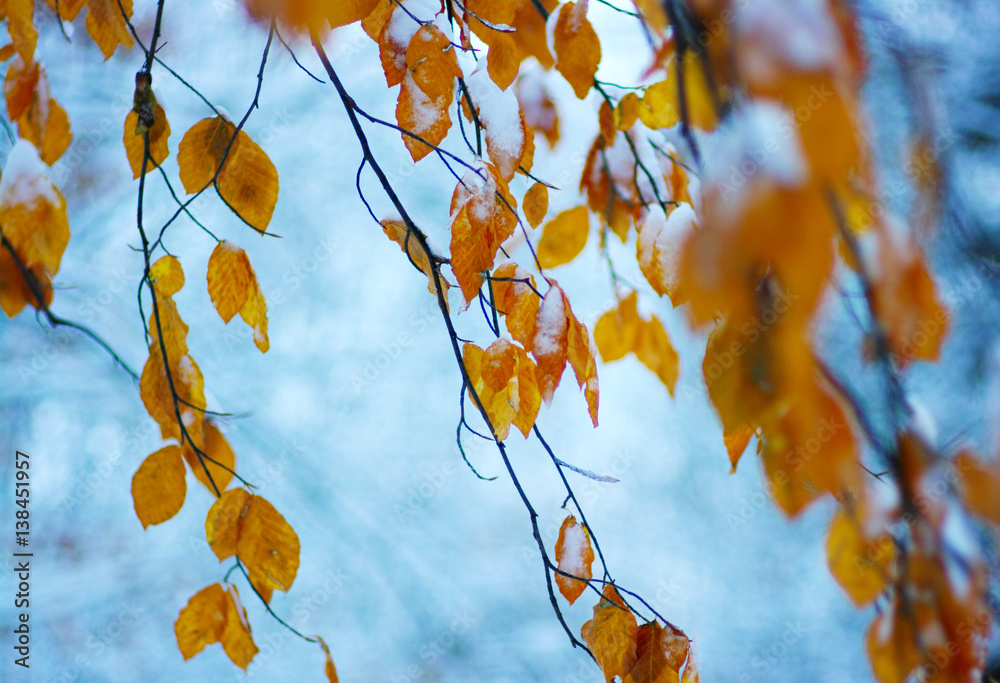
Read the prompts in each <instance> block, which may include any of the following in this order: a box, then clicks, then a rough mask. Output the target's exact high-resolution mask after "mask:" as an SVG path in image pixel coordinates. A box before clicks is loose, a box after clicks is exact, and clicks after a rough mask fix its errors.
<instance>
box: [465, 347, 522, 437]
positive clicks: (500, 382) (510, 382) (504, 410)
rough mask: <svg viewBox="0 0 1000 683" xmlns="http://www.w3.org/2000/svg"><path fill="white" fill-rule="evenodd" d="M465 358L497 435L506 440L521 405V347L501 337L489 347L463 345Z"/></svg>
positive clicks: (473, 389)
mask: <svg viewBox="0 0 1000 683" xmlns="http://www.w3.org/2000/svg"><path fill="white" fill-rule="evenodd" d="M462 361H463V363H464V364H465V368H466V372H467V373H468V375H469V381H470V382H471V383H472V386H470V387H469V391H470V392H472V391H475V393H476V394H477V395H478V396H479V401H480V402H481V403H482V405H483V408H485V409H486V414H487V417H488V418H489V421H490V424H491V425H492V427H493V434H494V435H495V436H496V438H497V439H499V440H500V441H503V440H504V439H506V438H507V435H508V433H509V431H510V425H511V423H513V421H514V418H515V417H516V416H517V414H518V410H519V408H520V393H519V391H518V384H519V383H518V365H519V361H520V357H519V354H518V348H517V347H516V346H515V345H514V344H513V343H512V342H510V341H508V340H507V339H504V338H502V337H501V338H500V339H497V340H496V341H495V342H493V343H492V344H490V345H489V347H487V348H486V350H485V351H484V350H482V349H480V348H479V347H478V346H476V345H475V344H472V343H466V344H465V345H463V347H462Z"/></svg>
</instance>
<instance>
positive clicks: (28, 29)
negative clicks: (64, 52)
mask: <svg viewBox="0 0 1000 683" xmlns="http://www.w3.org/2000/svg"><path fill="white" fill-rule="evenodd" d="M4 5H6V7H5V8H4V9H5V10H6V11H5V12H4V13H5V14H6V19H7V32H8V33H9V34H10V39H11V42H12V43H13V45H14V49H15V50H17V54H18V55H20V57H21V59H23V60H24V62H25V63H28V64H30V63H31V62H32V61H33V60H34V56H35V45H36V44H37V43H38V30H37V29H36V28H35V24H34V10H35V3H34V0H7V2H5V3H4Z"/></svg>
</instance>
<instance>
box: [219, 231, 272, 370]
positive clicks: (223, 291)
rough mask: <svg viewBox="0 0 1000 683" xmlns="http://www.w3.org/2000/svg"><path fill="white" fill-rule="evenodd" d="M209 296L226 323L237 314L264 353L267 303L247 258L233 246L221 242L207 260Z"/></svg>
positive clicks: (266, 343) (267, 341)
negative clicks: (251, 331) (249, 329)
mask: <svg viewBox="0 0 1000 683" xmlns="http://www.w3.org/2000/svg"><path fill="white" fill-rule="evenodd" d="M208 295H209V297H210V298H211V299H212V305H213V306H215V310H216V311H218V313H219V317H221V318H222V319H223V320H224V321H225V322H226V324H229V321H230V320H232V319H233V316H234V315H236V314H237V313H239V314H240V317H241V318H243V321H244V322H245V323H246V324H247V325H249V326H250V328H251V329H252V330H253V331H254V336H253V338H254V343H255V344H256V345H257V348H259V349H260V350H261V351H262V352H267V350H268V348H269V347H270V342H269V340H268V337H267V302H266V301H265V300H264V294H263V292H261V289H260V284H259V283H258V282H257V275H256V273H254V270H253V266H251V265H250V257H248V256H247V254H246V252H245V251H243V249H241V248H240V247H239V246H237V245H236V244H234V243H232V242H229V241H228V240H223V241H222V242H219V244H218V245H217V246H216V247H215V249H214V250H213V251H212V255H211V257H209V259H208Z"/></svg>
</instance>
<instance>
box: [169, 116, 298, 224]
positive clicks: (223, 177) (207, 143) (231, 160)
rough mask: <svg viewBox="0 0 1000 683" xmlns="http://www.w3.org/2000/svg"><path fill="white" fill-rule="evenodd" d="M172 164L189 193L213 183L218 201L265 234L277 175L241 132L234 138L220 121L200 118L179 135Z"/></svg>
mask: <svg viewBox="0 0 1000 683" xmlns="http://www.w3.org/2000/svg"><path fill="white" fill-rule="evenodd" d="M234 135H235V139H234ZM230 141H232V145H231V146H230ZM227 148H228V149H229V153H228V155H227V154H226V150H227ZM223 159H225V163H223ZM177 164H178V166H180V177H181V183H182V184H183V185H184V189H185V191H186V192H187V193H188V194H193V193H195V192H199V191H201V190H202V189H204V188H205V187H207V186H208V184H209V183H211V182H212V179H213V178H215V185H216V188H217V189H218V192H219V196H220V197H222V199H223V201H225V202H226V204H228V205H229V207H230V208H231V209H233V210H234V211H235V212H236V214H237V215H238V216H239V217H240V218H242V219H243V220H244V221H246V222H247V223H248V224H250V225H251V226H252V227H253V228H255V229H256V230H258V231H260V232H266V230H267V226H268V224H269V223H270V222H271V215H272V214H273V213H274V205H275V204H276V203H277V201H278V171H277V170H276V169H275V168H274V164H272V163H271V160H270V159H269V158H268V156H267V154H266V153H265V152H264V150H262V149H261V148H260V146H259V145H257V143H256V142H254V141H253V140H251V139H250V136H249V135H247V134H246V133H244V132H243V131H242V130H241V131H239V133H238V134H237V133H236V126H234V125H233V124H232V123H231V122H230V121H227V120H225V119H223V118H222V117H215V118H210V119H202V120H201V121H199V122H198V123H196V124H194V125H193V126H192V127H191V128H190V129H189V130H188V131H187V132H186V133H184V137H183V138H182V139H181V143H180V145H179V146H178V147H177ZM220 164H221V167H222V170H221V171H219V167H220ZM217 171H218V177H216V172H217Z"/></svg>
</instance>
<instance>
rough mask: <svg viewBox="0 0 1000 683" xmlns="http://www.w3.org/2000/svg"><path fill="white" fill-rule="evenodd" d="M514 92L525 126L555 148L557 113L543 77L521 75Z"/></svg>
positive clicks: (557, 139)
mask: <svg viewBox="0 0 1000 683" xmlns="http://www.w3.org/2000/svg"><path fill="white" fill-rule="evenodd" d="M529 4H530V3H529ZM514 92H515V93H516V94H517V101H518V104H519V105H520V107H521V113H522V114H523V115H524V121H525V124H526V125H527V126H528V127H529V128H531V130H534V131H538V132H540V133H542V134H543V135H544V136H545V141H546V142H548V143H549V148H550V149H551V148H552V147H555V145H556V143H557V142H558V141H559V111H558V110H557V109H556V103H555V101H554V100H553V99H552V93H551V92H550V91H549V87H548V85H547V84H546V82H545V80H544V77H543V75H542V74H540V73H538V72H537V71H527V72H525V73H522V74H521V75H520V76H519V77H518V79H517V81H516V83H515V85H514Z"/></svg>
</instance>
